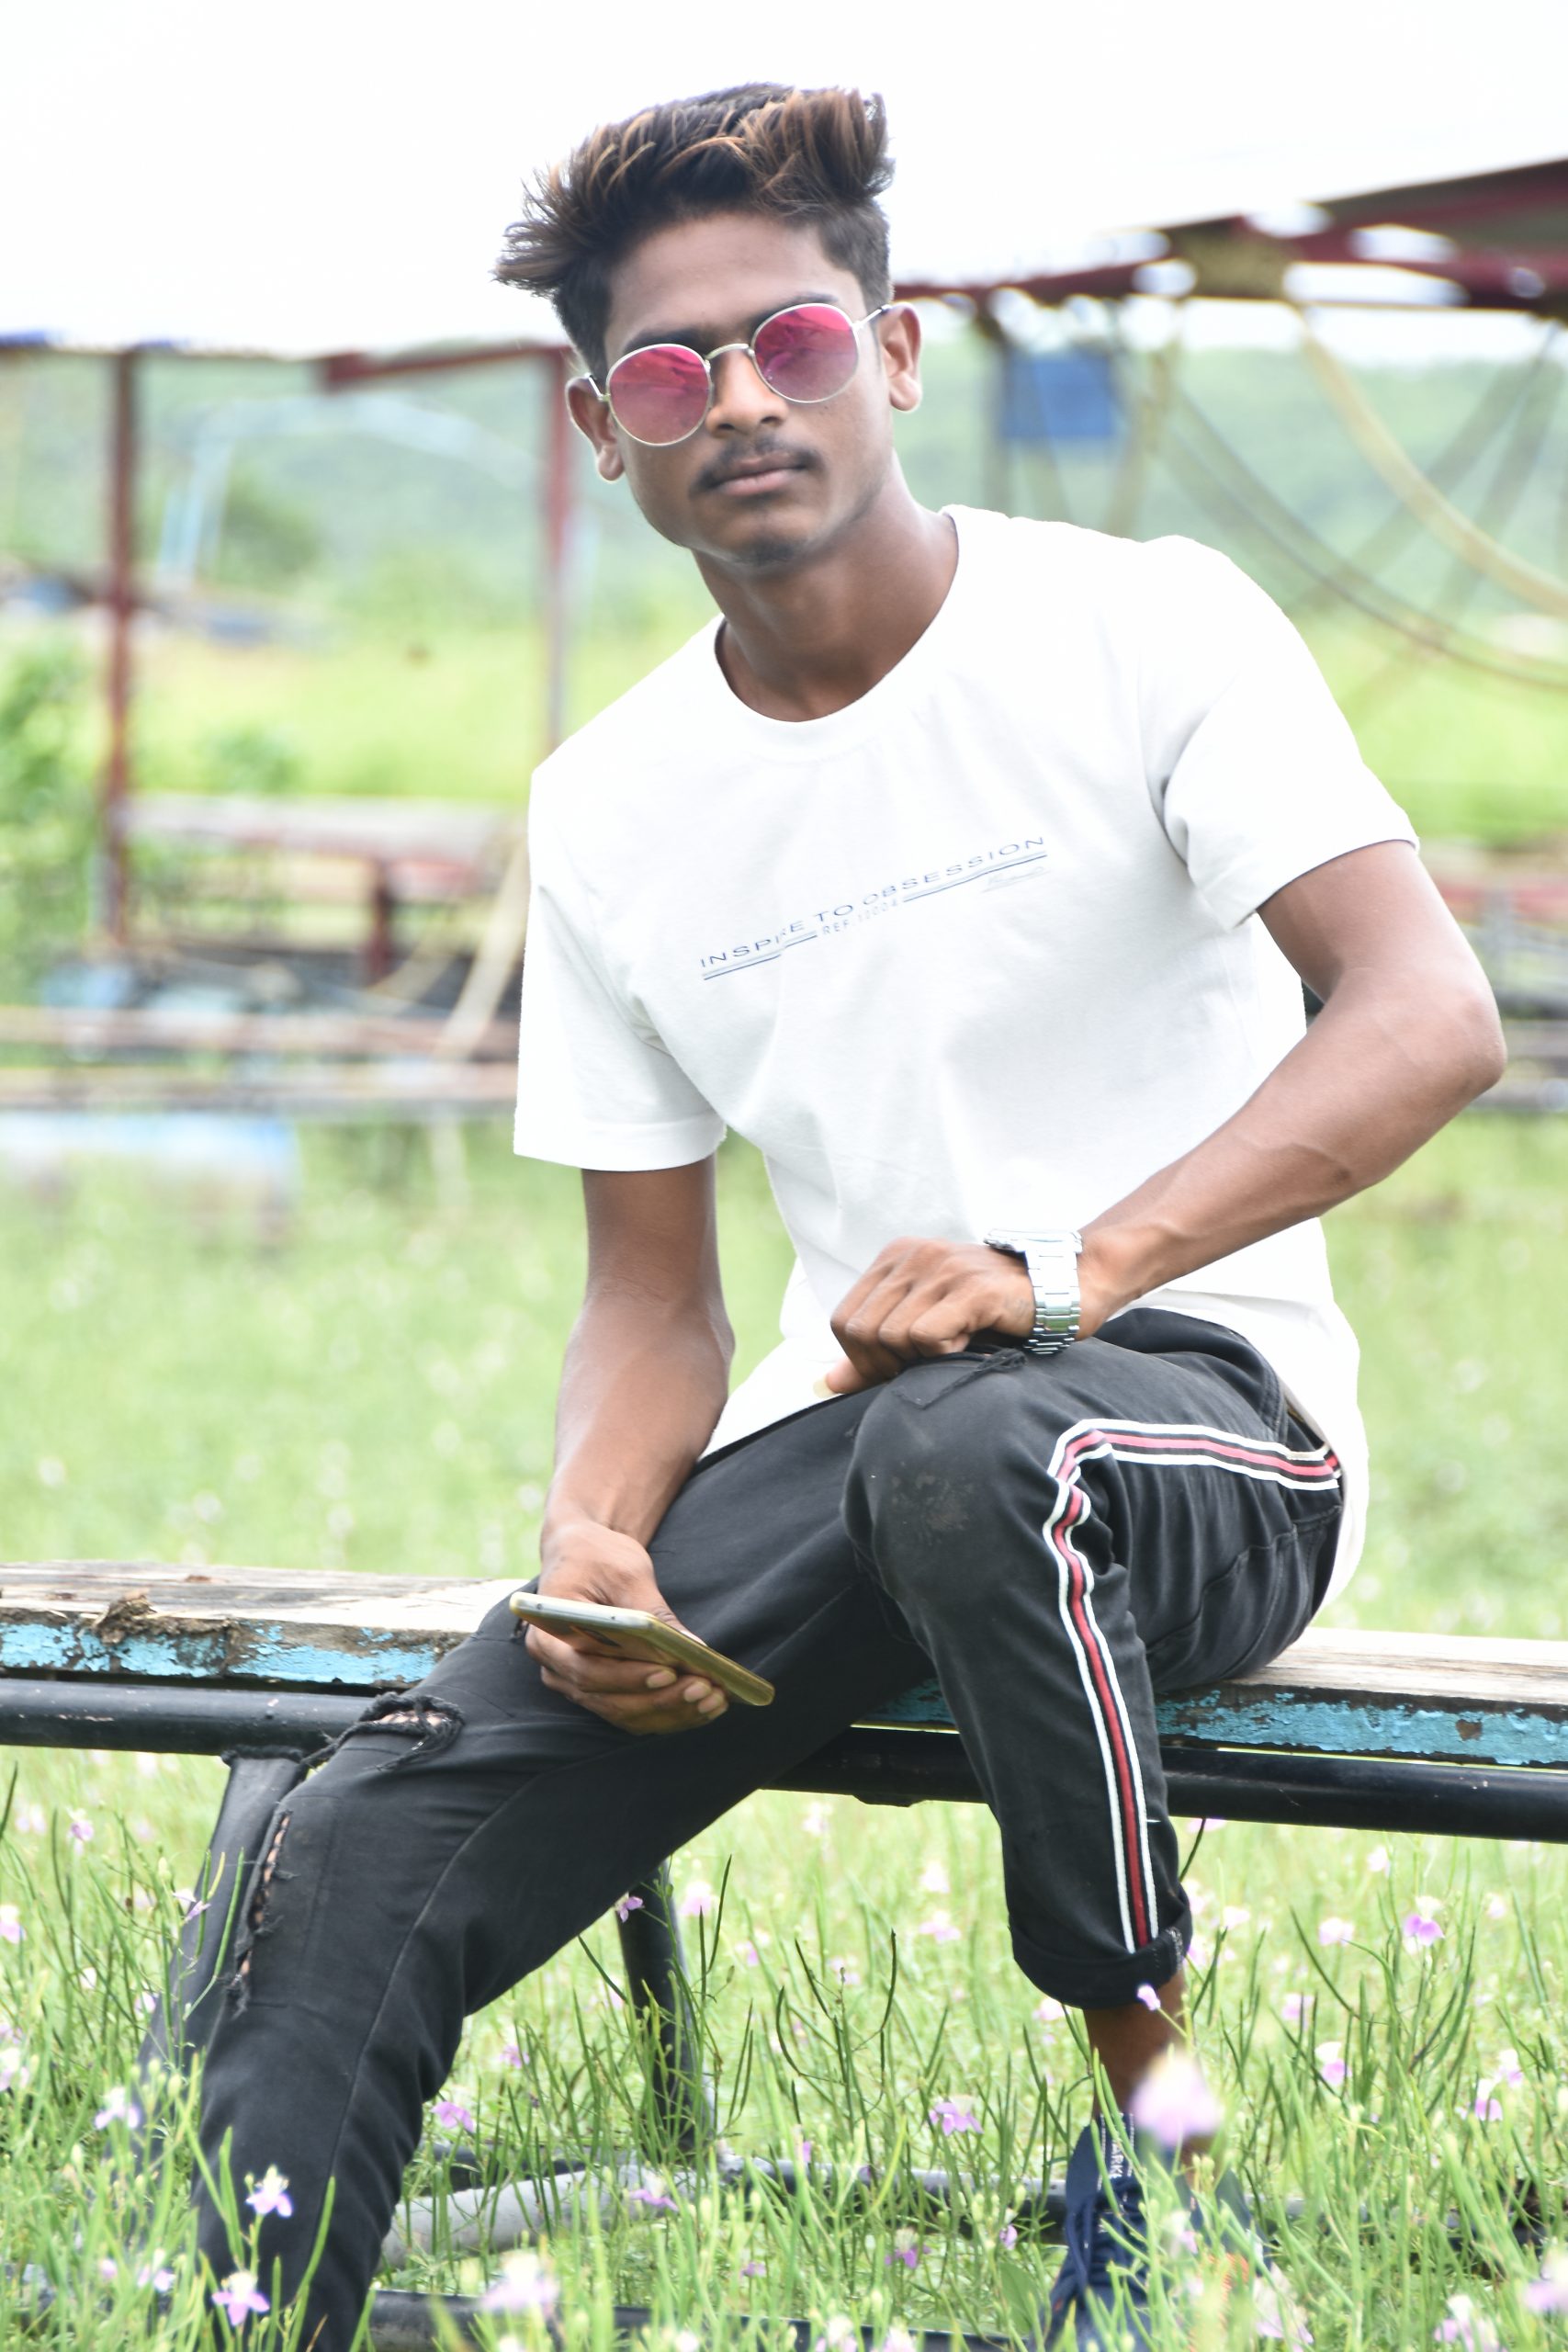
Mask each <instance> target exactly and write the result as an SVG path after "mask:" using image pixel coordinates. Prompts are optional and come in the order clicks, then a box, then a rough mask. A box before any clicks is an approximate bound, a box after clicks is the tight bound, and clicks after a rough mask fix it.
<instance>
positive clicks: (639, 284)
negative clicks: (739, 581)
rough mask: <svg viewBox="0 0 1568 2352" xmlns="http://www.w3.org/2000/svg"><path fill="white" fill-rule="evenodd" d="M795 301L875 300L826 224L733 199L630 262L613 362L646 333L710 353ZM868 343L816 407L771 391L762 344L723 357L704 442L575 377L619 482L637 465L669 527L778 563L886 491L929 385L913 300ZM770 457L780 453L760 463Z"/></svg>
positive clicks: (606, 462)
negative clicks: (626, 429)
mask: <svg viewBox="0 0 1568 2352" xmlns="http://www.w3.org/2000/svg"><path fill="white" fill-rule="evenodd" d="M795 302H836V303H837V304H838V305H839V307H840V310H842V311H846V312H847V313H848V315H849V316H850V318H852V319H859V318H862V317H863V315H864V313H865V311H866V310H867V309H868V308H869V305H868V303H867V302H866V300H865V297H864V295H863V292H862V290H861V287H860V283H859V281H858V279H856V278H855V277H853V276H852V274H851V273H850V272H849V271H848V270H846V269H843V268H841V267H840V266H838V265H837V264H836V263H834V262H832V261H830V260H829V257H828V255H827V254H826V253H825V251H824V250H823V246H822V243H821V239H820V238H819V237H818V233H817V232H816V230H815V229H814V228H812V227H808V226H804V225H801V226H797V225H794V224H791V223H789V222H786V221H780V220H769V219H766V218H760V217H758V216H756V215H754V214H750V213H718V214H714V215H712V216H710V217H709V218H707V219H705V220H694V221H686V222H682V223H679V224H677V225H675V226H673V227H671V228H667V229H660V230H657V231H655V232H653V233H652V234H651V235H650V236H649V237H647V238H645V239H644V241H643V242H642V243H640V244H639V245H637V246H635V247H634V248H633V250H632V251H631V252H630V253H629V254H627V255H626V258H625V260H623V261H622V262H621V263H620V264H619V265H618V266H617V268H616V270H615V277H614V280H613V293H612V300H611V306H610V316H609V321H608V325H607V332H606V335H605V345H606V357H605V366H606V368H611V367H614V365H615V361H616V360H617V359H618V358H620V356H622V354H623V353H624V352H626V351H627V350H629V349H631V348H632V346H633V345H641V344H647V343H681V344H686V345H690V346H691V347H692V348H693V349H694V350H696V351H700V352H709V351H712V350H714V349H715V348H716V346H717V345H720V344H729V343H749V342H750V339H751V337H752V336H753V335H754V334H755V333H756V331H757V329H758V328H759V327H760V326H761V323H762V322H763V320H764V319H766V318H769V317H771V316H772V315H773V312H774V311H783V310H787V309H788V308H789V307H790V305H791V304H792V303H795ZM857 341H858V344H859V347H860V348H859V359H858V364H857V366H856V368H855V372H854V374H853V376H852V378H851V379H850V381H849V383H848V384H847V385H846V386H845V388H844V390H842V391H841V392H836V393H835V394H834V395H833V397H832V398H831V399H830V400H827V401H815V402H813V403H811V404H809V405H800V406H795V405H793V404H792V403H791V402H790V401H786V400H785V399H784V396H783V395H782V393H779V392H775V391H773V390H770V388H769V387H768V386H767V385H766V384H765V383H764V382H763V381H762V379H761V376H760V375H759V374H758V373H757V370H756V368H755V367H754V366H753V364H752V362H751V359H750V355H749V354H748V353H747V352H745V351H728V352H726V353H725V355H724V356H723V357H722V358H721V359H718V360H716V362H715V363H714V374H715V381H714V397H713V402H712V405H711V406H710V408H709V410H708V413H707V414H706V416H705V418H704V420H703V422H702V424H700V425H699V426H698V428H697V430H696V432H695V433H694V434H693V435H691V436H690V438H689V439H688V440H685V441H679V442H676V443H674V444H672V445H671V446H669V447H662V448H650V447H648V446H646V445H645V444H643V443H641V442H637V441H634V440H632V439H631V438H630V436H629V435H626V434H625V433H623V432H621V430H620V429H619V427H618V426H617V425H616V424H615V420H614V418H613V417H612V416H611V414H610V412H609V410H608V408H607V407H606V406H605V405H604V402H603V401H600V400H599V399H597V398H596V396H595V395H594V393H593V391H592V387H590V386H588V385H586V384H580V385H578V386H575V387H574V388H573V392H572V414H573V416H574V417H575V418H576V420H577V422H578V424H580V425H581V428H582V430H583V431H584V432H585V433H586V434H587V435H588V436H589V438H590V439H591V440H592V443H593V446H594V450H595V454H596V457H597V460H598V466H599V471H600V472H601V474H603V476H604V479H605V481H619V480H620V479H621V477H622V475H623V474H624V475H625V477H626V481H627V483H628V485H629V487H630V489H631V493H632V496H633V497H634V498H635V499H636V501H637V504H638V506H639V507H640V508H641V509H642V512H643V514H644V515H646V516H647V517H648V520H649V522H650V523H651V524H652V526H653V527H654V529H655V530H656V531H658V532H660V533H661V534H662V536H663V537H665V538H667V539H671V540H673V541H674V543H675V545H676V546H677V547H683V548H690V549H691V550H692V552H693V554H694V555H695V556H696V557H698V559H699V560H703V561H704V562H705V563H711V564H713V565H714V566H716V568H717V569H719V570H721V571H735V572H741V573H757V572H761V571H779V570H782V569H787V568H789V567H792V566H793V565H795V564H796V563H798V562H800V561H801V560H806V559H809V558H811V557H814V556H818V555H820V554H822V553H824V552H826V551H827V549H828V548H830V547H831V546H832V545H833V544H834V543H835V541H837V540H838V539H839V537H840V535H841V534H842V533H843V531H844V530H845V529H846V528H847V527H848V526H851V525H852V524H853V523H854V522H855V521H856V520H857V519H858V518H859V516H860V515H863V513H864V512H865V511H866V509H867V508H868V507H869V506H870V505H871V504H872V503H873V501H874V499H875V498H876V496H877V494H878V492H880V491H881V490H882V489H883V487H884V486H885V484H886V481H888V478H889V476H890V474H891V471H892V468H893V436H892V418H893V411H894V410H895V409H909V408H913V407H914V406H915V405H916V404H917V402H918V401H919V374H918V364H919V323H918V322H917V321H916V319H915V317H914V315H913V313H912V312H911V311H907V310H898V311H892V312H891V313H889V314H887V315H886V316H885V317H883V318H881V319H878V320H875V321H874V322H873V323H872V324H871V325H870V326H866V327H863V328H862V329H861V331H860V334H859V335H858V337H857ZM600 380H601V381H603V380H604V379H603V378H601V379H600ZM762 459H771V460H773V463H772V464H770V465H769V466H767V467H766V469H763V470H759V469H758V468H759V461H760V460H762Z"/></svg>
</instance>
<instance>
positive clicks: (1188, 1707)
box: [875, 1682, 1568, 1765]
mask: <svg viewBox="0 0 1568 2352" xmlns="http://www.w3.org/2000/svg"><path fill="white" fill-rule="evenodd" d="M1156 1718H1157V1721H1158V1724H1159V1728H1160V1736H1161V1737H1162V1738H1164V1739H1180V1740H1187V1741H1190V1742H1191V1743H1192V1744H1193V1745H1194V1746H1196V1747H1283V1748H1302V1749H1304V1750H1306V1751H1307V1752H1309V1753H1311V1754H1313V1755H1319V1756H1408V1757H1428V1758H1441V1759H1443V1760H1445V1761H1448V1760H1451V1761H1453V1762H1454V1763H1459V1764H1537V1765H1541V1764H1545V1765H1553V1764H1555V1765H1568V1723H1564V1722H1561V1721H1558V1720H1555V1719H1554V1718H1553V1717H1551V1716H1550V1715H1543V1714H1536V1713H1530V1712H1529V1711H1528V1710H1526V1709H1522V1708H1514V1709H1507V1710H1505V1709H1502V1708H1494V1709H1486V1708H1482V1707H1477V1708H1474V1709H1466V1708H1462V1707H1430V1706H1422V1705H1421V1704H1419V1702H1415V1701H1404V1700H1398V1699H1388V1698H1380V1699H1365V1700H1357V1699H1338V1698H1325V1697H1323V1696H1321V1695H1320V1694H1316V1693H1310V1692H1305V1691H1303V1692H1299V1693H1297V1692H1292V1691H1269V1693H1268V1694H1267V1695H1260V1696H1259V1697H1258V1698H1247V1697H1244V1696H1243V1695H1242V1693H1241V1692H1240V1691H1236V1690H1235V1689H1234V1688H1233V1689H1230V1690H1224V1689H1221V1690H1219V1691H1193V1692H1190V1693H1183V1694H1182V1696H1180V1697H1179V1698H1174V1699H1162V1700H1161V1701H1160V1702H1159V1703H1158V1706H1157V1708H1156ZM875 1720H876V1721H877V1722H878V1723H887V1724H951V1723H952V1721H953V1718H952V1716H951V1715H950V1714H949V1713H948V1712H947V1706H946V1703H945V1702H944V1701H943V1699H942V1692H941V1690H940V1689H939V1688H938V1686H937V1684H936V1683H934V1682H923V1683H920V1684H919V1685H918V1686H917V1687H916V1688H915V1689H914V1690H912V1691H905V1692H904V1694H903V1696H902V1697H901V1698H898V1699H896V1700H894V1701H893V1702H891V1703H890V1704H889V1705H887V1706H886V1707H879V1708H878V1709H877V1711H876V1718H875ZM1461 1724H1463V1725H1465V1726H1467V1728H1466V1729H1465V1730H1462V1731H1461V1728H1460V1726H1461Z"/></svg>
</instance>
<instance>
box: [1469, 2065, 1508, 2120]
mask: <svg viewBox="0 0 1568 2352" xmlns="http://www.w3.org/2000/svg"><path fill="white" fill-rule="evenodd" d="M1495 2087H1496V2086H1495V2083H1494V2081H1493V2079H1492V2077H1491V2075H1483V2076H1482V2077H1481V2080H1480V2081H1479V2082H1478V2083H1477V2084H1476V2086H1475V2106H1474V2109H1473V2110H1472V2112H1473V2114H1474V2116H1475V2120H1476V2121H1477V2122H1478V2123H1501V2121H1502V2120H1503V2103H1502V2101H1501V2100H1500V2099H1496V2098H1493V2096H1492V2094H1493V2091H1494V2090H1495Z"/></svg>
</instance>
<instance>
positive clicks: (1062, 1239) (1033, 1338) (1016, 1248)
mask: <svg viewBox="0 0 1568 2352" xmlns="http://www.w3.org/2000/svg"><path fill="white" fill-rule="evenodd" d="M985 1239H986V1246H987V1249H989V1250H1005V1251H1006V1252H1007V1253H1008V1255H1009V1256H1010V1257H1013V1258H1021V1259H1022V1260H1023V1262H1024V1266H1025V1269H1026V1270H1027V1272H1028V1275H1029V1282H1030V1287H1031V1289H1032V1291H1033V1293H1034V1322H1033V1326H1032V1329H1031V1330H1030V1333H1029V1337H1028V1338H1027V1339H1026V1340H1024V1343H1023V1344H1024V1346H1025V1348H1026V1349H1028V1351H1030V1353H1031V1354H1032V1355H1042V1356H1054V1355H1055V1354H1056V1353H1057V1351H1058V1350H1060V1349H1062V1348H1065V1347H1066V1346H1067V1345H1068V1344H1069V1343H1070V1342H1071V1341H1072V1340H1076V1339H1077V1336H1078V1311H1079V1306H1080V1303H1081V1302H1080V1297H1079V1292H1078V1268H1077V1261H1078V1257H1079V1254H1080V1253H1081V1251H1082V1250H1083V1237H1082V1236H1081V1234H1077V1233H1074V1232H1071V1231H1067V1230H1062V1229H1058V1230H1057V1231H1055V1232H1052V1233H1023V1232H1017V1231H1006V1232H1001V1231H998V1232H992V1233H987V1235H986V1237H985Z"/></svg>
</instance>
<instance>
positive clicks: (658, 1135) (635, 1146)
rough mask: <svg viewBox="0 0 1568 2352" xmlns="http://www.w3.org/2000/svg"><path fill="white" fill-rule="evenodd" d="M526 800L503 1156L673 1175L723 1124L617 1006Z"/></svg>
mask: <svg viewBox="0 0 1568 2352" xmlns="http://www.w3.org/2000/svg"><path fill="white" fill-rule="evenodd" d="M542 798H543V795H542V794H538V793H537V792H536V799H535V805H534V807H533V808H532V809H531V810H530V812H529V821H528V850H529V862H530V867H531V873H532V885H531V888H530V893H529V901H528V932H527V940H526V944H525V949H524V956H523V1009H522V1021H521V1031H520V1036H519V1044H518V1063H517V1117H516V1123H515V1125H514V1127H513V1148H514V1149H515V1150H516V1151H518V1152H520V1153H522V1154H523V1155H524V1156H525V1157H526V1158H528V1159H558V1160H564V1161H565V1162H566V1164H567V1166H568V1167H570V1168H603V1169H614V1170H626V1169H639V1168H683V1167H686V1166H688V1165H689V1164H690V1163H691V1162H692V1161H694V1160H698V1159H706V1158H707V1156H708V1154H709V1153H710V1152H711V1151H714V1150H716V1148H717V1147H718V1145H719V1144H720V1143H722V1142H723V1140H724V1133H725V1128H724V1122H723V1120H722V1119H721V1118H720V1117H719V1116H718V1114H716V1112H715V1111H714V1110H713V1109H712V1107H711V1106H710V1105H709V1104H708V1103H705V1101H704V1099H703V1097H702V1096H701V1094H699V1093H698V1091H697V1090H696V1088H695V1087H694V1085H693V1084H692V1082H691V1080H690V1079H688V1078H687V1077H686V1075H685V1073H684V1071H683V1070H682V1069H679V1068H678V1066H677V1065H676V1063H675V1062H674V1060H673V1059H672V1058H671V1055H670V1054H669V1053H668V1052H667V1051H666V1049H665V1047H664V1046H663V1045H662V1044H661V1043H660V1039H659V1037H658V1035H656V1034H655V1032H654V1030H653V1029H652V1028H651V1026H650V1025H649V1023H647V1022H646V1021H645V1020H641V1019H639V1017H638V1016H637V1012H636V1009H635V1008H634V1007H633V1006H631V1005H629V1004H627V1003H626V1002H625V1001H623V1000H622V998H621V995H620V994H619V992H618V991H617V989H616V988H615V985H614V982H613V980H612V978H611V976H610V974H609V972H608V970H607V969H606V967H605V963H604V957H603V956H602V955H601V954H600V953H599V952H598V949H597V942H596V926H595V924H594V921H593V910H592V902H591V900H590V899H589V898H588V896H587V894H586V892H585V891H584V890H583V889H582V888H581V886H580V884H579V881H578V877H577V876H576V873H575V870H574V869H573V867H572V865H571V864H570V859H569V857H568V855H567V853H566V851H565V848H564V845H563V844H562V842H561V841H560V839H559V837H558V833H557V831H556V828H555V826H554V825H553V824H552V823H551V822H550V821H549V820H548V818H547V815H546V813H545V811H544V809H542V808H541V807H540V805H539V803H540V800H541V799H542Z"/></svg>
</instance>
